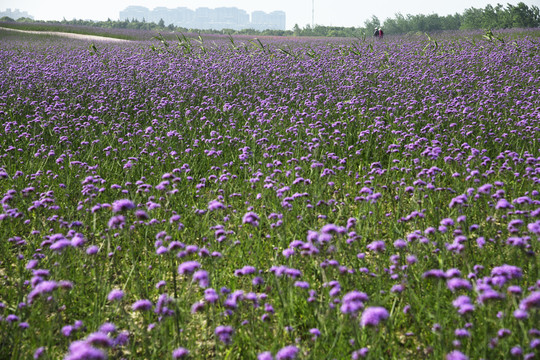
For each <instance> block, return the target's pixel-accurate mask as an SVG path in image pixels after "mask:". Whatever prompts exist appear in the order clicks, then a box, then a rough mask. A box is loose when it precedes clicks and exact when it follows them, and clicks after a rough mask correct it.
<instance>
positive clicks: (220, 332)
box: [215, 325, 234, 345]
mask: <svg viewBox="0 0 540 360" xmlns="http://www.w3.org/2000/svg"><path fill="white" fill-rule="evenodd" d="M233 332H234V329H233V328H232V327H230V326H222V325H220V326H218V327H217V328H216V330H215V334H216V336H217V337H218V338H219V340H220V341H221V342H223V343H225V344H227V345H228V344H230V343H231V341H232V339H231V338H232V334H233Z"/></svg>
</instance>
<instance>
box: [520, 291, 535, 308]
mask: <svg viewBox="0 0 540 360" xmlns="http://www.w3.org/2000/svg"><path fill="white" fill-rule="evenodd" d="M533 307H536V308H538V307H540V291H535V292H533V293H531V294H530V295H529V296H527V297H526V298H525V299H523V300H521V302H520V303H519V308H520V309H521V310H525V311H529V310H530V309H531V308H533Z"/></svg>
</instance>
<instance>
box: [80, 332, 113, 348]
mask: <svg viewBox="0 0 540 360" xmlns="http://www.w3.org/2000/svg"><path fill="white" fill-rule="evenodd" d="M86 342H87V343H88V344H91V345H94V346H100V347H106V348H109V347H112V346H113V341H112V339H111V338H109V337H108V336H107V334H104V333H102V332H95V333H92V334H90V335H88V337H87V338H86Z"/></svg>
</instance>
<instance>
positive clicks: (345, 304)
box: [340, 291, 369, 315]
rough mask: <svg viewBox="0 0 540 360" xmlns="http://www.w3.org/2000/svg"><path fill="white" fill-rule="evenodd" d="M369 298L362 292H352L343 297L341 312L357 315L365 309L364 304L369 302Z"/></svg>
mask: <svg viewBox="0 0 540 360" xmlns="http://www.w3.org/2000/svg"><path fill="white" fill-rule="evenodd" d="M368 299H369V298H368V296H367V295H366V294H365V293H363V292H360V291H351V292H348V293H347V294H345V295H344V296H343V299H342V301H341V304H342V305H341V309H340V310H341V312H342V313H344V314H353V315H354V314H357V313H358V312H359V311H360V310H362V309H363V308H364V302H365V301H368Z"/></svg>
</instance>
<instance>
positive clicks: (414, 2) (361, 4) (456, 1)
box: [0, 0, 540, 29]
mask: <svg viewBox="0 0 540 360" xmlns="http://www.w3.org/2000/svg"><path fill="white" fill-rule="evenodd" d="M312 1H314V2H315V24H319V25H334V26H356V27H358V26H363V24H364V21H365V20H366V19H368V18H371V16H372V15H375V16H377V17H378V18H379V19H380V20H381V22H382V21H384V20H385V19H386V18H389V17H394V14H396V13H398V12H400V13H402V14H403V15H407V14H411V15H416V14H426V15H427V14H432V13H437V14H439V15H447V14H454V13H456V12H459V13H461V12H463V10H465V9H466V8H470V7H476V8H484V7H485V6H486V5H487V4H492V5H496V4H497V3H498V2H500V3H501V4H504V5H505V6H506V4H507V3H510V4H513V5H516V4H517V3H518V2H519V0H517V1H516V0H506V1H505V0H494V1H490V0H450V1H447V0H198V1H195V0H153V1H152V0H91V1H78V0H49V1H47V0H0V11H4V10H5V9H7V8H11V9H12V10H14V9H19V10H21V11H26V12H28V13H29V15H31V16H33V17H34V19H36V20H62V18H66V19H68V20H71V19H73V18H76V19H92V20H106V19H107V18H111V19H112V20H117V19H118V18H119V12H120V10H123V9H125V8H126V7H127V6H129V5H139V6H145V7H147V8H149V9H153V8H155V7H157V6H164V7H168V8H175V7H181V6H184V7H187V8H191V9H196V8H198V7H203V6H206V7H209V8H216V7H221V6H235V7H237V8H239V9H243V10H246V11H247V12H248V13H249V14H251V12H252V11H255V10H262V11H266V12H270V11H274V10H282V11H285V12H286V14H287V29H292V27H293V26H294V24H296V23H297V24H298V25H299V26H300V27H304V26H305V25H306V24H311V5H312ZM522 1H523V2H524V3H525V4H527V5H528V6H531V5H535V6H538V7H540V0H522Z"/></svg>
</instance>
